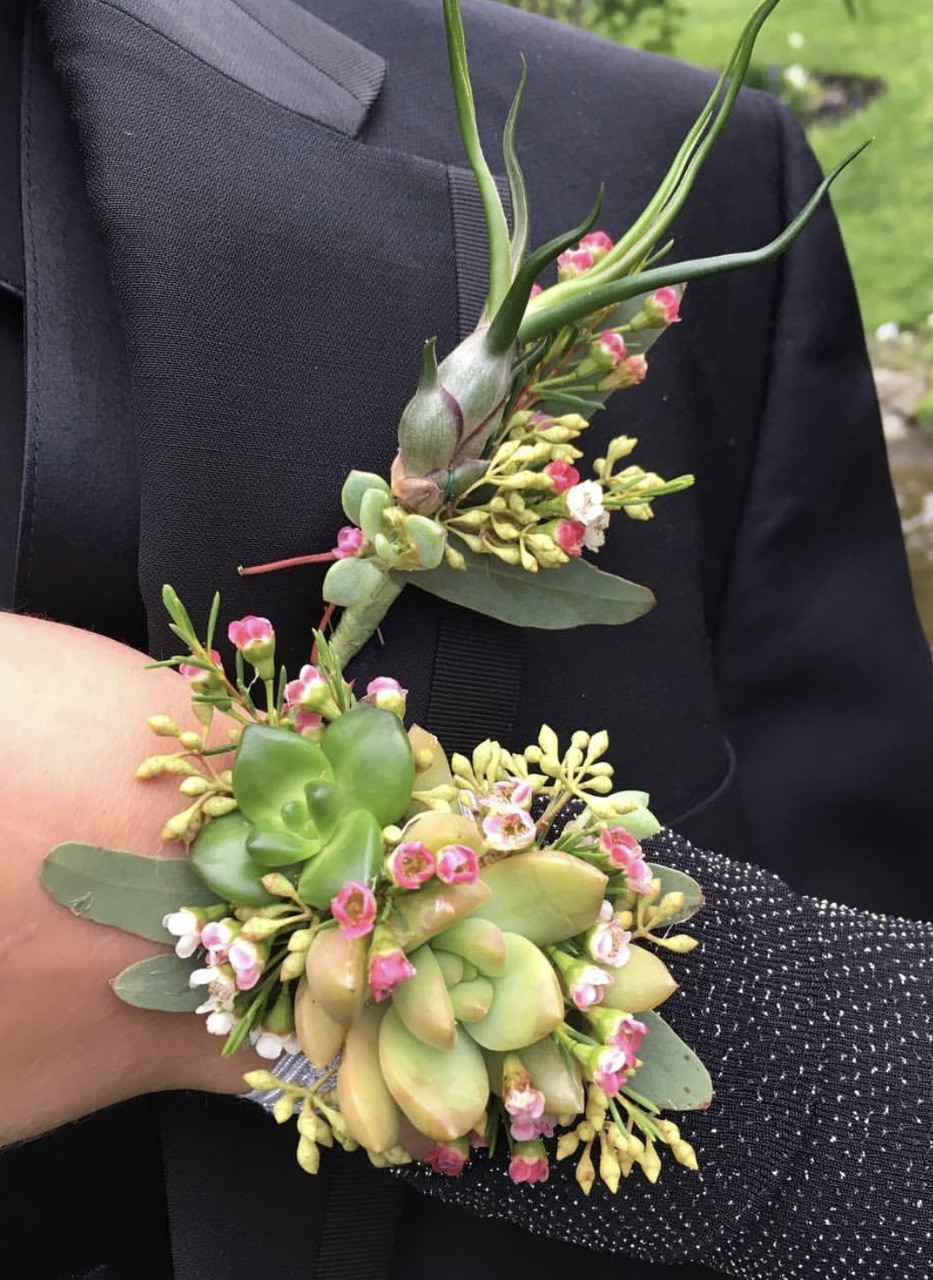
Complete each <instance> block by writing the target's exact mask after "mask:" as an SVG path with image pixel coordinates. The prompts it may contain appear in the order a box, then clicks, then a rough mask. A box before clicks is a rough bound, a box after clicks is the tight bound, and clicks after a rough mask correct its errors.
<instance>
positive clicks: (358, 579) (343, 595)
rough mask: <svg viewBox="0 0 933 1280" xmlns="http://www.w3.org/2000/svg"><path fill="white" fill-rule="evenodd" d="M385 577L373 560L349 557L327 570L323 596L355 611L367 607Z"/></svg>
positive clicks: (377, 535) (336, 562)
mask: <svg viewBox="0 0 933 1280" xmlns="http://www.w3.org/2000/svg"><path fill="white" fill-rule="evenodd" d="M370 492H372V490H370ZM372 536H373V538H378V537H380V536H381V535H379V534H378V533H374V534H373V535H372ZM384 577H385V574H384V573H383V571H382V570H381V569H377V568H376V566H375V565H374V564H373V562H372V560H361V559H360V558H359V556H348V557H347V559H345V560H335V561H334V563H333V564H332V565H331V566H330V568H329V569H328V570H327V573H326V574H325V576H324V586H323V590H322V594H323V596H324V599H325V600H327V601H328V603H330V604H337V605H340V607H341V608H342V609H355V608H358V607H359V606H361V605H365V604H366V603H367V601H369V600H370V599H371V598H372V597H373V596H374V595H376V594H377V593H378V592H379V589H380V587H381V586H382V580H383V578H384Z"/></svg>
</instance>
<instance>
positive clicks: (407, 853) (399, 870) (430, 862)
mask: <svg viewBox="0 0 933 1280" xmlns="http://www.w3.org/2000/svg"><path fill="white" fill-rule="evenodd" d="M435 870H436V868H435V864H434V854H433V853H432V852H431V850H430V849H429V848H428V846H427V845H426V844H422V843H421V841H420V840H403V841H402V843H401V844H398V845H396V846H395V848H394V849H393V850H392V852H391V853H390V854H389V856H388V858H387V859H386V871H387V872H388V874H389V878H390V879H391V881H392V883H393V884H397V885H398V887H399V888H400V889H420V888H421V886H422V885H423V884H424V883H425V882H426V881H428V880H430V879H431V877H432V876H433V875H434V872H435Z"/></svg>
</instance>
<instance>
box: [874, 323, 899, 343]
mask: <svg viewBox="0 0 933 1280" xmlns="http://www.w3.org/2000/svg"><path fill="white" fill-rule="evenodd" d="M900 336H901V326H900V325H899V324H898V323H897V321H896V320H888V321H887V322H886V323H885V324H879V326H878V328H877V329H876V330H875V337H876V338H877V339H878V341H879V342H897V340H898V338H899V337H900Z"/></svg>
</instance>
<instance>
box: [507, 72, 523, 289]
mask: <svg viewBox="0 0 933 1280" xmlns="http://www.w3.org/2000/svg"><path fill="white" fill-rule="evenodd" d="M527 78H528V64H527V62H526V61H525V59H524V57H522V77H521V79H520V80H519V82H518V88H517V89H516V91H515V97H514V98H513V99H512V105H511V107H510V108H509V115H508V119H507V120H506V122H505V129H504V131H503V134H502V154H503V156H504V158H505V172H506V174H507V175H508V179H509V199H510V201H511V204H512V242H511V250H512V269H513V270H514V269H515V268H516V267H517V266H518V265H519V263H520V262H521V260H522V258H524V256H525V250H526V249H527V247H528V193H527V191H526V190H525V179H524V175H523V174H522V167H521V165H520V164H519V160H518V153H517V152H516V150H515V128H516V125H517V124H518V113H519V110H520V109H521V105H522V97H523V95H524V92H525V81H526V80H527Z"/></svg>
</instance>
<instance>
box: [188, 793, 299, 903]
mask: <svg viewBox="0 0 933 1280" xmlns="http://www.w3.org/2000/svg"><path fill="white" fill-rule="evenodd" d="M250 830H251V827H250V824H249V822H247V820H246V818H244V817H243V815H242V814H241V813H228V814H226V815H225V816H224V817H223V818H214V819H212V820H211V821H210V822H209V823H208V824H207V826H206V827H203V828H202V830H201V833H200V835H199V836H198V838H197V839H196V840H195V842H194V843H193V844H192V846H191V848H190V850H189V851H188V861H189V862H190V864H191V866H192V868H193V869H194V871H196V872H197V874H198V876H199V877H200V878H201V880H203V881H204V883H205V884H206V885H207V887H208V888H209V889H213V891H214V892H215V893H217V894H219V895H220V897H221V898H223V899H225V900H226V901H227V902H237V903H240V904H242V905H243V906H244V907H268V906H271V904H272V903H273V902H278V901H279V899H278V898H275V897H273V895H272V894H271V893H268V892H267V891H266V890H265V889H264V888H263V885H262V877H263V875H264V870H263V868H262V867H260V866H258V865H257V864H256V863H255V862H254V861H253V859H252V858H251V857H250V856H249V852H248V850H247V848H246V837H247V835H248V834H249V832H250Z"/></svg>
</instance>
